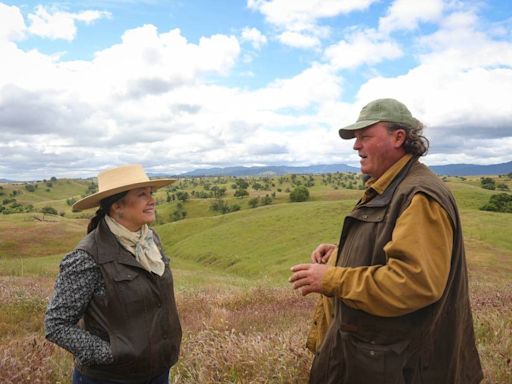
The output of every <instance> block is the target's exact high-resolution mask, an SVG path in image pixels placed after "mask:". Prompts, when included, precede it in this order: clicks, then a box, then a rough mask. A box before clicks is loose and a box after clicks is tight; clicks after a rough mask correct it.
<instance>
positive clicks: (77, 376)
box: [73, 368, 169, 384]
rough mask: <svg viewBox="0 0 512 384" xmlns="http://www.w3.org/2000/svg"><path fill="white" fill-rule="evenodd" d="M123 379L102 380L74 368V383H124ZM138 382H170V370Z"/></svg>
mask: <svg viewBox="0 0 512 384" xmlns="http://www.w3.org/2000/svg"><path fill="white" fill-rule="evenodd" d="M122 383H123V382H122V381H111V380H101V379H93V378H92V377H89V376H85V375H84V374H82V373H80V372H78V370H77V369H76V368H75V369H74V370H73V384H122ZM137 384H169V371H168V370H167V371H165V372H164V373H162V374H161V375H159V376H155V377H153V378H152V379H149V380H146V381H141V382H140V383H137Z"/></svg>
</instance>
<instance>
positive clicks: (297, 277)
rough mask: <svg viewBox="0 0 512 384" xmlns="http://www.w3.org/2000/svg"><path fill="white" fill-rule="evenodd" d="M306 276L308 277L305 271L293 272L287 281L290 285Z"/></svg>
mask: <svg viewBox="0 0 512 384" xmlns="http://www.w3.org/2000/svg"><path fill="white" fill-rule="evenodd" d="M307 276H308V272H307V270H299V271H297V272H295V273H294V274H293V275H291V276H290V278H289V279H288V281H289V282H290V283H293V282H294V281H297V280H300V279H304V278H306V277H307Z"/></svg>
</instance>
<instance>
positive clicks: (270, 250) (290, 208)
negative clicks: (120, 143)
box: [0, 174, 512, 282]
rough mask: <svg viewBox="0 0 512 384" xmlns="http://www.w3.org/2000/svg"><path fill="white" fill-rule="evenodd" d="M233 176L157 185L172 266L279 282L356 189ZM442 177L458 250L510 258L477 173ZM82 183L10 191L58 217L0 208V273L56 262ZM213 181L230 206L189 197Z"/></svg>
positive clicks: (45, 269) (69, 236)
mask: <svg viewBox="0 0 512 384" xmlns="http://www.w3.org/2000/svg"><path fill="white" fill-rule="evenodd" d="M292 179H293V180H295V181H296V182H297V181H298V182H299V183H302V184H305V183H311V184H312V185H310V187H309V190H310V200H309V201H307V202H302V203H291V202H289V193H288V192H285V191H286V190H291V189H293V185H292ZM236 180H237V178H233V177H224V178H199V179H180V180H179V181H178V182H176V183H175V184H173V186H172V187H175V189H169V188H162V189H161V190H159V191H158V192H157V194H156V199H157V201H158V202H159V205H158V208H157V211H158V214H157V217H158V220H157V224H156V229H157V232H158V233H159V234H160V237H161V238H162V241H163V244H164V247H165V250H166V252H167V253H168V254H169V255H170V256H171V258H172V259H173V263H175V264H176V265H177V266H178V267H180V268H182V269H183V270H197V269H205V270H208V271H213V273H221V272H222V273H223V274H228V275H229V274H231V275H233V276H237V277H243V278H246V279H259V278H263V277H265V278H268V279H271V280H273V281H275V282H281V281H284V280H285V278H286V276H288V274H289V267H290V266H291V265H293V264H295V263H299V262H305V261H307V260H308V259H309V254H310V253H311V251H312V249H313V248H314V247H315V246H316V245H317V244H318V243H320V242H333V243H335V242H337V241H338V237H339V232H340V229H341V224H342V220H343V217H344V215H345V214H346V213H347V212H349V211H350V209H351V207H352V206H353V205H354V203H355V202H356V201H357V200H358V198H359V197H360V195H361V193H362V191H361V190H358V189H354V186H355V183H356V182H357V181H358V179H357V177H356V176H355V175H353V174H348V175H343V174H327V175H315V176H309V175H308V176H301V175H295V176H292V175H288V176H281V177H266V178H245V180H247V181H248V183H249V185H250V186H249V188H247V190H248V192H249V194H250V195H249V196H248V197H244V198H235V197H233V194H234V191H235V189H233V188H232V185H233V184H234V183H235V182H236ZM444 180H445V182H446V183H447V185H448V187H449V188H450V189H451V190H452V191H453V193H454V195H455V197H456V200H457V202H458V205H459V209H460V213H461V219H462V224H463V230H464V235H465V239H466V242H467V246H468V247H469V251H468V252H469V253H470V254H471V256H472V259H473V260H470V263H474V264H475V265H478V266H480V267H482V266H484V265H487V266H492V267H497V266H498V265H500V264H503V263H505V265H510V263H511V260H510V259H511V257H510V255H511V252H512V240H511V239H510V233H512V215H510V214H506V213H496V212H485V211H480V210H479V209H478V208H479V207H481V206H482V205H483V204H485V203H486V202H487V201H488V200H489V197H490V196H492V194H494V193H497V191H490V190H486V189H483V188H481V187H480V186H479V180H480V178H479V177H470V178H460V177H449V178H444ZM496 180H500V182H502V181H503V180H502V179H500V178H496ZM216 182H218V183H219V184H215V183H216ZM505 182H506V183H510V180H508V179H507V180H505ZM90 183H91V182H90V181H87V180H71V179H65V180H57V181H53V182H52V187H51V188H49V189H50V192H48V191H47V190H46V189H48V187H47V185H46V182H43V181H41V182H39V183H38V188H37V189H36V190H35V192H28V191H26V190H25V191H23V192H22V193H20V194H19V195H17V196H16V197H17V198H18V200H19V201H23V202H26V203H27V204H29V203H30V204H34V206H36V207H37V206H45V205H51V206H54V207H56V209H57V210H59V211H60V210H62V211H64V212H65V214H64V216H63V217H61V216H54V215H42V214H41V213H39V212H32V213H25V214H11V215H1V214H0V274H2V275H7V274H13V275H23V274H38V273H40V274H42V275H45V276H46V275H48V274H52V273H55V272H56V271H57V264H58V261H59V260H60V258H61V257H62V256H63V255H64V254H65V253H67V252H69V251H70V250H72V249H73V248H74V246H75V244H76V243H77V242H78V241H79V240H80V238H81V237H83V235H84V234H85V228H86V225H87V220H86V219H87V218H88V217H90V216H92V215H93V214H94V210H88V211H85V212H82V213H75V214H71V211H70V207H69V206H68V205H67V204H66V199H67V198H69V197H73V196H74V197H79V196H80V195H83V194H84V193H85V192H86V190H87V187H88V186H89V185H90ZM254 183H260V184H265V185H266V187H267V188H268V189H269V190H254V189H253V188H252V187H251V186H252V185H253V184H254ZM348 183H352V186H351V188H350V189H347V188H343V185H345V186H347V185H348ZM214 185H217V186H220V187H224V188H226V195H225V196H224V197H223V199H224V200H225V201H226V203H227V204H228V205H233V204H237V205H239V206H240V211H237V212H232V213H229V214H224V215H222V214H219V213H218V212H214V211H212V210H211V209H210V205H211V204H212V202H213V201H214V199H212V198H207V199H204V198H194V197H193V195H192V191H195V192H200V191H208V190H210V188H211V187H212V186H214ZM2 187H3V188H2V191H3V192H4V196H5V195H9V193H11V192H12V191H13V190H16V189H17V190H23V184H21V185H20V184H2ZM176 188H177V189H176ZM177 191H182V192H187V193H189V197H190V198H189V200H187V201H186V202H184V203H181V204H182V205H183V209H184V210H185V211H186V212H187V215H186V217H185V219H184V220H180V221H176V222H171V220H172V219H171V214H172V212H173V211H174V210H175V209H176V206H177V204H178V203H179V202H178V200H176V199H174V200H171V201H170V202H167V196H168V195H169V194H173V193H176V192H177ZM267 194H268V195H271V194H274V195H275V197H274V199H273V201H272V204H270V205H267V206H259V207H257V208H250V206H249V204H248V201H249V199H251V198H253V197H256V196H260V197H263V196H265V195H267ZM45 199H46V200H45ZM80 217H81V218H82V219H78V218H80ZM479 249H480V250H481V252H478V250H479ZM505 270H506V268H505Z"/></svg>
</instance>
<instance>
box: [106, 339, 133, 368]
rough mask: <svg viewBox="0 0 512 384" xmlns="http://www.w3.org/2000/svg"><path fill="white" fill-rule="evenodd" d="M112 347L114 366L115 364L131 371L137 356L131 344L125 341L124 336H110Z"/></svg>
mask: <svg viewBox="0 0 512 384" xmlns="http://www.w3.org/2000/svg"><path fill="white" fill-rule="evenodd" d="M110 348H111V349H112V357H113V358H114V362H113V363H112V366H115V367H116V368H117V369H119V368H123V369H127V372H131V371H132V369H133V367H134V366H135V364H134V363H135V360H136V358H137V356H136V355H135V351H134V350H133V348H131V346H130V344H129V343H128V342H124V341H123V339H122V338H119V337H116V336H112V337H111V338H110Z"/></svg>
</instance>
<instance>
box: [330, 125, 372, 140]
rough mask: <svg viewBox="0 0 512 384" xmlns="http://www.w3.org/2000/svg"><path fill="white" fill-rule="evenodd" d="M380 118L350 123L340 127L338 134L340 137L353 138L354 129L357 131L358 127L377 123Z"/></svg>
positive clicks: (361, 127)
mask: <svg viewBox="0 0 512 384" xmlns="http://www.w3.org/2000/svg"><path fill="white" fill-rule="evenodd" d="M379 121H380V120H361V121H358V122H356V123H354V124H350V125H348V126H346V127H343V128H341V129H340V130H339V131H338V132H339V134H340V137H341V138H342V139H353V138H354V137H355V136H354V131H357V130H358V129H363V128H367V127H369V126H370V125H373V124H376V123H378V122H379Z"/></svg>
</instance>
